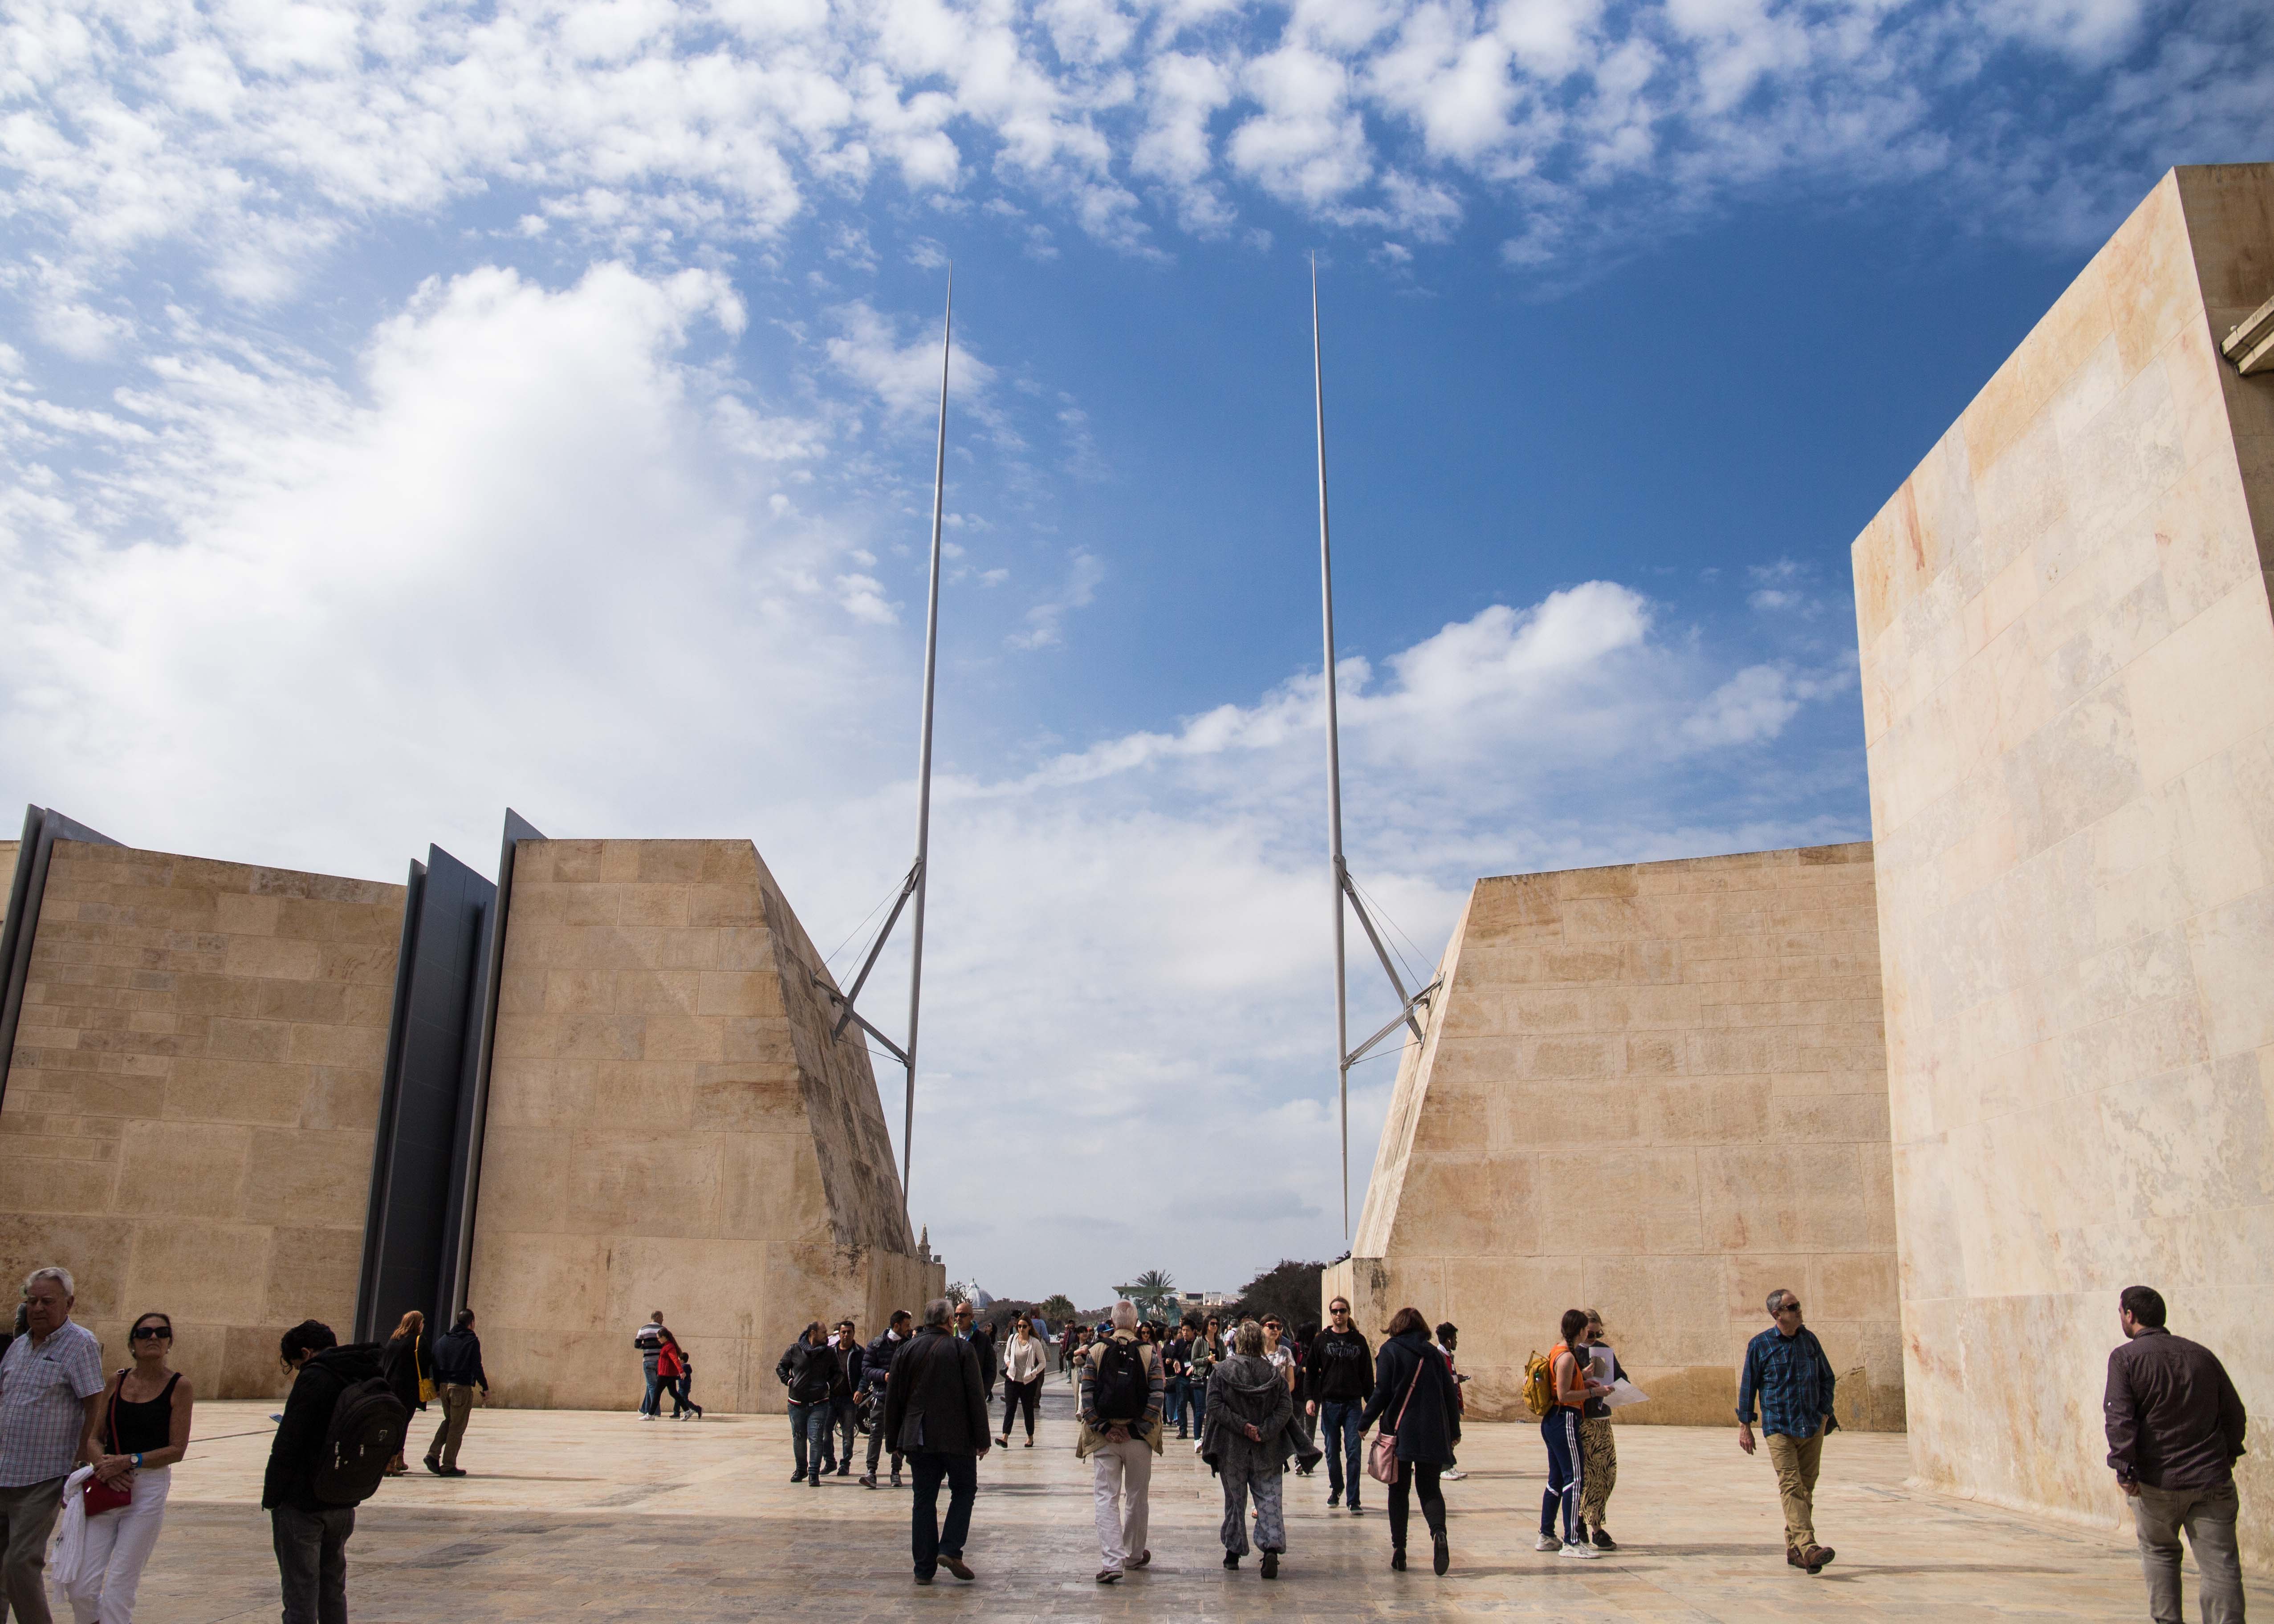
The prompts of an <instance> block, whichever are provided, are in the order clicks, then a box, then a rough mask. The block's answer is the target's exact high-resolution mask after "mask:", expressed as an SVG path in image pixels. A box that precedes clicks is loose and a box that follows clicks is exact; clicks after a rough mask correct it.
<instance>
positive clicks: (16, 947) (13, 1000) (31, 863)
mask: <svg viewBox="0 0 2274 1624" xmlns="http://www.w3.org/2000/svg"><path fill="white" fill-rule="evenodd" d="M58 840H78V841H81V842H83V843H85V844H86V845H88V846H123V845H124V844H125V842H124V841H121V840H114V839H112V838H110V837H109V835H106V834H99V833H97V832H96V831H94V830H92V829H89V828H88V827H87V825H86V824H85V823H74V822H73V821H72V819H70V818H67V817H65V816H64V815H63V814H62V813H60V812H57V811H56V810H54V809H53V808H49V807H26V808H24V839H23V844H22V845H20V846H18V847H17V848H16V877H15V879H14V881H13V882H12V883H11V884H10V885H9V887H8V914H7V921H6V922H5V923H4V924H0V1098H4V1097H5V1095H6V1094H7V1091H8V1067H9V1064H10V1063H11V1062H12V1061H13V1060H14V1059H15V1057H16V1022H17V1020H18V1019H19V1018H20V1017H21V1016H22V1014H23V1012H24V989H25V986H26V983H27V982H29V981H30V980H31V975H32V944H33V938H34V936H37V935H38V934H39V929H40V902H41V898H43V897H44V896H45V895H46V894H47V889H48V858H49V854H50V853H53V851H54V850H55V845H56V841H58Z"/></svg>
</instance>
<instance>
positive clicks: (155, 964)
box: [0, 841, 403, 1397]
mask: <svg viewBox="0 0 2274 1624" xmlns="http://www.w3.org/2000/svg"><path fill="white" fill-rule="evenodd" d="M402 914H403V888H402V887H400V886H396V885H382V884H376V883H371V882H369V881H364V880H343V879H335V878H332V877H330V876H325V875H317V874H298V873H293V872H290V871H289V870H285V869H281V868H252V867H248V866H246V865H244V864H239V863H223V862H209V861H204V860H202V859H198V858H189V857H176V856H169V855H168V854H166V853H159V852H141V851H133V850H130V849H128V848H126V847H123V846H87V845H80V844H78V843H76V842H72V841H58V842H56V846H55V848H54V854H53V856H52V858H51V859H50V862H49V873H48V883H47V890H46V893H45V900H44V903H43V905H42V907H41V914H40V926H39V932H38V935H37V936H36V938H35V940H34V947H33V956H32V962H31V973H30V977H29V980H28V981H27V983H26V992H25V1000H24V1009H23V1014H22V1019H21V1022H20V1025H19V1027H18V1030H17V1034H16V1049H15V1054H14V1058H13V1063H12V1064H11V1067H10V1068H9V1071H8V1079H7V1093H6V1096H5V1099H4V1101H0V1278H9V1279H20V1278H22V1276H23V1275H24V1274H25V1273H26V1271H28V1270H29V1269H31V1268H34V1267H37V1266H39V1265H41V1264H46V1263H60V1264H62V1265H63V1266H64V1267H67V1268H69V1269H70V1270H72V1273H73V1274H74V1275H75V1276H76V1277H77V1279H78V1282H79V1318H80V1319H82V1320H84V1321H85V1322H86V1323H87V1325H89V1326H90V1327H92V1328H93V1329H94V1332H95V1334H96V1335H99V1336H101V1337H102V1339H103V1343H104V1347H105V1350H106V1351H107V1353H108V1355H109V1357H111V1358H113V1359H115V1360H118V1361H121V1362H123V1361H124V1357H125V1351H124V1350H125V1346H126V1338H125V1327H126V1325H127V1323H128V1321H129V1319H131V1318H132V1316H133V1315H135V1314H138V1313H141V1312H146V1311H147V1310H150V1309H154V1308H158V1309H164V1310H165V1311H167V1312H169V1314H171V1315H172V1317H173V1319H174V1325H175V1329H176V1332H177V1350H176V1359H177V1363H178V1364H179V1365H180V1366H181V1368H183V1369H184V1370H185V1371H187V1372H190V1373H191V1375H192V1378H193V1379H194V1380H195V1381H196V1382H197V1384H198V1387H199V1390H200V1392H201V1393H203V1394H206V1395H217V1396H223V1397H231V1396H238V1395H260V1394H267V1393H269V1392H272V1391H274V1390H275V1386H276V1339H277V1337H278V1336H279V1335H281V1334H282V1331H283V1330H284V1328H285V1327H287V1326H290V1325H291V1324H293V1323H295V1322H296V1321H297V1320H300V1319H307V1318H309V1317H311V1316H313V1317H315V1318H317V1319H323V1320H326V1321H327V1322H328V1323H330V1324H332V1325H335V1326H341V1327H344V1326H346V1325H347V1324H348V1322H349V1321H350V1319H351V1317H352V1315H353V1313H354V1310H355V1296H356V1275H357V1267H358V1259H359V1258H360V1255H361V1250H362V1244H363V1227H364V1203H365V1192H366V1191H367V1189H368V1187H369V1183H370V1177H371V1155H372V1133H373V1124H374V1123H375V1121H376V1118H377V1114H378V1101H379V1087H380V1068H381V1065H382V1063H383V1061H384V1058H385V1054H386V1049H387V1028H388V1006H389V1001H390V997H391V995H392V992H393V986H394V975H395V942H396V936H397V933H398V931H399V929H400V928H401V924H402Z"/></svg>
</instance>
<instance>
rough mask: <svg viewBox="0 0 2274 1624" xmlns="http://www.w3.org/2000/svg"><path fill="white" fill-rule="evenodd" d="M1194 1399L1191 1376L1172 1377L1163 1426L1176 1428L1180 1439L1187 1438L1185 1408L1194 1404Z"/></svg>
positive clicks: (1162, 1415) (1162, 1416)
mask: <svg viewBox="0 0 2274 1624" xmlns="http://www.w3.org/2000/svg"><path fill="white" fill-rule="evenodd" d="M1192 1397H1193V1379H1192V1378H1191V1377H1190V1376H1171V1378H1170V1379H1169V1393H1168V1399H1167V1402H1166V1404H1165V1406H1164V1407H1163V1410H1162V1411H1161V1420H1162V1422H1163V1425H1173V1426H1175V1428H1176V1429H1177V1436H1178V1437H1179V1438H1182V1437H1185V1436H1186V1432H1185V1406H1186V1404H1188V1403H1190V1402H1192Z"/></svg>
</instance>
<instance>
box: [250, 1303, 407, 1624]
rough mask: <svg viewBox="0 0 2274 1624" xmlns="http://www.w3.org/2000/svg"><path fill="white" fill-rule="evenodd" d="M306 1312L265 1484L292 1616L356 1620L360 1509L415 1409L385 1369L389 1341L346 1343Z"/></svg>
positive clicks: (295, 1330) (337, 1622)
mask: <svg viewBox="0 0 2274 1624" xmlns="http://www.w3.org/2000/svg"><path fill="white" fill-rule="evenodd" d="M338 1344H339V1338H338V1337H336V1336H335V1335H332V1328H331V1327H329V1326H328V1325H325V1324H323V1323H322V1322H321V1321H320V1320H315V1319H306V1320H303V1321H302V1322H301V1323H299V1324H298V1325H296V1326H294V1327H292V1328H291V1329H290V1330H289V1331H287V1332H285V1333H284V1338H283V1341H282V1343H281V1344H280V1345H279V1346H278V1349H277V1357H279V1358H280V1359H281V1360H282V1363H283V1365H284V1367H285V1368H286V1369H287V1370H289V1371H291V1372H294V1376H293V1381H292V1392H291V1395H290V1397H288V1398H287V1399H286V1400H285V1401H284V1414H283V1417H282V1419H280V1420H279V1421H278V1422H277V1424H276V1437H275V1440H274V1441H273V1442H271V1443H270V1445H269V1446H268V1470H267V1476H266V1477H264V1478H263V1479H262V1481H261V1485H260V1505H261V1508H262V1509H263V1510H265V1511H267V1513H268V1522H269V1529H270V1532H271V1534H272V1536H273V1538H274V1539H275V1548H276V1571H277V1577H278V1579H279V1580H280V1581H281V1583H282V1588H283V1592H284V1624H347V1616H348V1561H347V1546H348V1539H349V1537H350V1536H351V1535H352V1534H353V1533H354V1532H355V1508H356V1507H357V1506H358V1505H360V1504H361V1503H362V1502H363V1501H365V1500H369V1499H370V1498H371V1497H372V1495H373V1493H375V1492H377V1491H378V1489H379V1485H380V1479H381V1478H382V1477H385V1476H386V1475H387V1467H388V1462H390V1461H392V1460H393V1459H394V1458H395V1454H396V1452H397V1451H399V1450H400V1449H401V1448H402V1447H403V1434H405V1433H406V1432H409V1431H410V1410H409V1409H408V1408H407V1407H406V1406H405V1405H404V1404H403V1401H402V1400H401V1399H400V1398H397V1397H396V1396H395V1390H394V1389H393V1388H391V1387H388V1385H387V1382H386V1381H385V1380H384V1379H382V1378H381V1377H380V1373H379V1344H378V1343H376V1342H358V1343H356V1344H354V1345H353V1346H351V1347H346V1348H343V1347H341V1346H339V1345H338Z"/></svg>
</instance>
